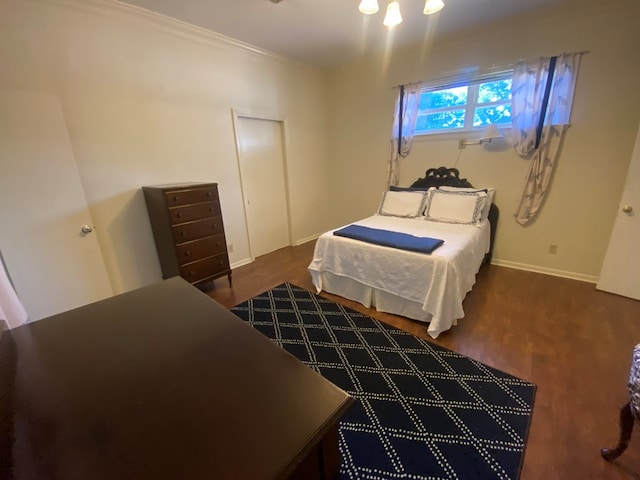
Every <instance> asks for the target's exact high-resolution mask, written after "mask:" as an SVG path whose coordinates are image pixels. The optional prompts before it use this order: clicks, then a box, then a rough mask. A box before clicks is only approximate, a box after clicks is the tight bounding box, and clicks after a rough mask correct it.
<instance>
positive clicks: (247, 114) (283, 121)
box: [231, 108, 292, 262]
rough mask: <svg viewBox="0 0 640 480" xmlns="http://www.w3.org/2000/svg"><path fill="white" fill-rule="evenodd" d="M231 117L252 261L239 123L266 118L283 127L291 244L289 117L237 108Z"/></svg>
mask: <svg viewBox="0 0 640 480" xmlns="http://www.w3.org/2000/svg"><path fill="white" fill-rule="evenodd" d="M231 117H232V121H233V136H234V140H235V144H236V167H237V169H238V178H239V179H240V194H241V196H242V213H243V215H244V227H245V232H246V235H247V243H248V244H249V257H250V261H252V262H253V261H254V260H255V256H254V255H253V248H252V246H251V235H250V234H249V216H248V214H247V199H246V194H245V185H244V180H243V178H242V168H241V165H240V135H239V128H238V123H239V120H240V118H249V119H253V120H266V121H270V122H278V123H279V124H280V128H281V135H282V139H281V142H282V176H283V180H284V199H285V210H286V217H287V238H288V242H289V245H290V246H291V245H292V240H291V239H292V234H291V205H290V203H291V201H290V195H289V168H288V165H287V158H288V154H287V152H288V143H287V138H288V135H287V119H286V118H281V117H279V116H277V115H269V114H257V113H253V112H244V111H240V110H237V109H235V108H232V109H231Z"/></svg>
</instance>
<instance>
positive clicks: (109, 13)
mask: <svg viewBox="0 0 640 480" xmlns="http://www.w3.org/2000/svg"><path fill="white" fill-rule="evenodd" d="M32 1H34V2H36V3H43V4H48V5H53V6H57V7H64V8H67V9H70V10H74V11H77V12H81V13H88V14H93V15H98V16H102V17H107V18H112V19H116V20H122V21H126V22H130V21H132V20H133V21H138V22H140V23H143V24H144V25H145V26H147V27H149V28H152V29H155V30H158V31H162V32H164V33H168V34H170V35H174V36H176V37H179V38H182V39H185V40H190V41H193V42H197V43H200V44H205V45H207V46H210V47H214V48H221V47H233V48H239V49H242V50H244V51H246V52H249V53H252V54H255V55H258V56H260V57H263V58H266V59H270V60H274V61H276V62H279V63H286V64H289V65H296V66H298V67H304V68H307V69H313V67H311V66H309V65H306V64H303V63H300V62H296V61H295V60H291V59H290V58H287V57H285V56H282V55H279V54H277V53H274V52H270V51H268V50H264V49H261V48H259V47H256V46H254V45H251V44H248V43H245V42H242V41H240V40H237V39H235V38H231V37H227V36H226V35H223V34H221V33H217V32H214V31H212V30H207V29H206V28H202V27H198V26H196V25H192V24H190V23H187V22H183V21H182V20H177V19H175V18H172V17H169V16H167V15H163V14H161V13H156V12H152V11H150V10H146V9H144V8H141V7H138V6H135V5H131V4H128V3H123V2H119V1H117V0H32Z"/></svg>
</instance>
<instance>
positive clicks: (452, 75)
mask: <svg viewBox="0 0 640 480" xmlns="http://www.w3.org/2000/svg"><path fill="white" fill-rule="evenodd" d="M587 53H589V50H582V51H580V52H575V53H567V54H565V53H560V54H558V55H552V56H553V57H558V56H560V55H586V54H587ZM535 58H541V57H535ZM528 60H532V59H531V58H520V59H518V60H516V61H514V62H511V63H507V64H504V65H495V66H493V67H489V68H488V69H486V70H476V71H475V73H476V74H477V73H478V72H482V73H480V75H491V74H499V73H501V72H503V71H508V70H511V69H513V67H515V66H516V65H517V64H518V63H520V62H525V61H528ZM471 72H472V69H467V71H465V69H462V70H458V71H457V72H453V73H450V74H447V75H443V76H441V77H436V78H432V79H430V80H420V81H416V82H408V83H400V84H398V85H394V86H392V87H391V88H392V89H397V88H400V87H410V86H412V85H421V84H423V83H426V82H429V83H439V82H444V81H447V80H450V79H453V78H456V77H461V76H464V75H465V74H469V73H471ZM480 75H479V76H480Z"/></svg>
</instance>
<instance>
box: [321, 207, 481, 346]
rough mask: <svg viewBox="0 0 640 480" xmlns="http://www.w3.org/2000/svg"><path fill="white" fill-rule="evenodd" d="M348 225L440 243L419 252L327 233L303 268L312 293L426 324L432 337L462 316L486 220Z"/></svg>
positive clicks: (376, 219) (381, 220)
mask: <svg viewBox="0 0 640 480" xmlns="http://www.w3.org/2000/svg"><path fill="white" fill-rule="evenodd" d="M354 224H356V225H362V226H365V227H369V228H377V229H383V230H391V231H396V232H402V233H407V234H410V235H414V236H418V237H421V236H422V237H431V238H439V239H442V240H444V243H443V245H442V246H440V247H438V248H437V249H436V250H435V251H434V252H433V253H431V254H424V253H417V252H410V251H404V250H398V249H395V248H389V247H382V246H378V245H373V244H369V243H365V242H362V241H359V240H353V239H350V238H345V237H339V236H335V235H333V232H334V230H330V231H328V232H325V233H323V234H322V235H321V236H320V237H319V238H318V240H317V242H316V246H315V250H314V255H313V260H312V261H311V263H310V265H309V272H310V274H311V278H312V281H313V284H314V286H315V287H316V289H317V291H318V292H320V291H322V290H324V291H327V292H329V293H333V294H336V295H340V296H343V297H345V298H349V299H351V300H355V301H358V302H359V303H361V304H362V305H364V306H365V307H372V306H374V307H375V308H376V309H378V310H379V311H384V312H389V313H394V314H398V315H403V316H406V317H409V318H412V319H414V320H420V321H423V322H429V326H428V328H427V331H428V333H429V335H430V336H431V337H433V338H437V336H438V335H439V334H440V333H441V332H443V331H445V330H448V329H449V328H451V326H453V325H455V324H456V322H457V320H458V319H461V318H463V317H464V310H463V308H462V302H463V300H464V297H465V296H466V294H467V293H468V292H469V291H470V290H471V288H472V287H473V285H474V284H475V280H476V274H477V273H478V270H479V269H480V266H481V265H482V261H483V259H484V256H485V254H486V253H487V252H488V251H489V248H490V233H491V232H490V230H491V228H490V226H489V222H488V221H486V220H484V221H483V222H481V223H480V224H478V225H460V224H450V223H442V222H433V221H427V220H425V219H424V218H422V217H420V218H400V217H392V216H383V215H373V216H371V217H368V218H365V219H362V220H359V221H357V222H354ZM341 228H342V227H341Z"/></svg>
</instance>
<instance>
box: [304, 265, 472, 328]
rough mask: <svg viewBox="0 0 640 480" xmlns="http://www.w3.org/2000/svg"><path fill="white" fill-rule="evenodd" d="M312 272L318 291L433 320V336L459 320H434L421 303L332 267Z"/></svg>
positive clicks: (379, 308)
mask: <svg viewBox="0 0 640 480" xmlns="http://www.w3.org/2000/svg"><path fill="white" fill-rule="evenodd" d="M310 273H311V278H312V281H313V285H314V286H315V287H316V290H317V292H318V293H320V292H321V291H323V290H324V291H325V292H327V293H332V294H334V295H339V296H341V297H344V298H348V299H349V300H353V301H355V302H358V303H360V304H361V305H363V306H364V307H366V308H375V309H376V310H377V311H379V312H385V313H392V314H394V315H400V316H402V317H407V318H411V319H413V320H418V321H420V322H426V323H429V327H428V328H427V332H428V333H429V335H430V336H431V337H432V338H437V337H438V335H439V334H440V333H442V332H444V331H445V330H449V328H451V327H452V326H454V325H456V324H457V320H456V319H452V320H451V321H441V322H439V323H436V322H431V313H429V312H426V311H424V310H423V308H422V304H421V303H418V302H413V301H411V300H407V299H405V298H402V297H399V296H397V295H394V294H392V293H389V292H385V291H384V290H379V289H377V288H373V287H370V286H369V285H365V284H363V283H360V282H358V281H356V280H353V279H351V278H347V277H342V276H340V275H335V274H333V273H331V272H328V271H322V272H318V271H313V270H311V271H310ZM462 316H464V313H463V314H462ZM462 316H461V317H460V318H462Z"/></svg>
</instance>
